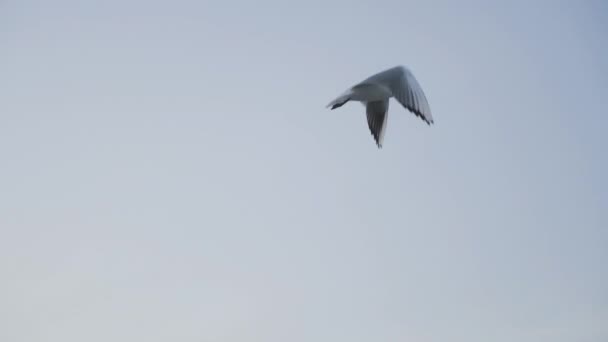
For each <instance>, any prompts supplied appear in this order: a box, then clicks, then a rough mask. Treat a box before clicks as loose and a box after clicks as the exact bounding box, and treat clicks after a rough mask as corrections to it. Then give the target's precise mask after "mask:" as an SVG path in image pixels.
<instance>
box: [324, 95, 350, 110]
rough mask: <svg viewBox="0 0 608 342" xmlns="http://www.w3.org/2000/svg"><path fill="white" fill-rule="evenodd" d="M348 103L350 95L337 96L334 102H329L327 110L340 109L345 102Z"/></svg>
mask: <svg viewBox="0 0 608 342" xmlns="http://www.w3.org/2000/svg"><path fill="white" fill-rule="evenodd" d="M348 101H350V94H343V95H340V96H338V97H337V98H336V99H335V100H333V101H331V102H330V103H329V104H328V105H327V108H331V109H332V110H333V109H336V108H338V107H342V106H343V105H344V104H345V103H346V102H348Z"/></svg>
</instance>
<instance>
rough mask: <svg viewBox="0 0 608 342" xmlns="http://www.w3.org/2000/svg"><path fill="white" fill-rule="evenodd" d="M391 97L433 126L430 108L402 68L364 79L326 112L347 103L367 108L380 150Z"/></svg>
mask: <svg viewBox="0 0 608 342" xmlns="http://www.w3.org/2000/svg"><path fill="white" fill-rule="evenodd" d="M391 97H394V98H395V99H396V100H397V102H399V103H400V104H401V105H402V106H403V107H405V108H406V109H408V110H409V111H410V112H412V113H414V114H415V115H416V116H417V117H419V118H421V119H422V120H423V121H424V122H426V123H427V124H428V125H429V126H430V125H431V124H432V123H433V117H432V115H431V108H430V107H429V104H428V102H427V100H426V96H425V95H424V92H423V91H422V88H421V87H420V84H418V81H417V80H416V78H415V77H414V75H413V74H412V72H411V71H410V70H409V69H407V68H406V67H404V66H396V67H392V68H390V69H387V70H384V71H381V72H379V73H377V74H375V75H372V76H370V77H368V78H366V79H365V80H363V81H361V82H360V83H358V84H356V85H354V86H352V87H351V88H349V89H348V90H347V91H345V92H344V93H343V94H342V95H340V96H338V97H337V98H336V99H335V100H333V101H331V102H330V103H329V104H328V105H327V108H331V110H334V109H336V108H338V107H341V106H343V105H344V104H345V103H346V102H348V101H358V102H361V103H362V104H363V105H364V106H365V108H366V114H367V125H368V126H369V130H370V132H371V134H372V136H373V137H374V140H375V141H376V145H377V146H378V148H379V149H380V148H382V141H383V140H384V131H385V130H386V121H387V114H388V103H389V100H390V99H391Z"/></svg>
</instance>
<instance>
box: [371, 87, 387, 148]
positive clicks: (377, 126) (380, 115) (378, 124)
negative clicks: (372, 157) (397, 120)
mask: <svg viewBox="0 0 608 342" xmlns="http://www.w3.org/2000/svg"><path fill="white" fill-rule="evenodd" d="M387 113H388V99H386V100H382V101H372V102H368V103H367V105H366V114H367V125H368V126H369V130H370V132H371V133H372V136H373V137H374V140H375V141H376V145H377V146H378V148H382V141H383V140H384V131H385V129H386V121H387V120H386V117H387Z"/></svg>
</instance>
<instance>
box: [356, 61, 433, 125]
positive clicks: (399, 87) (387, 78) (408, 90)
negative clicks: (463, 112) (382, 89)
mask: <svg viewBox="0 0 608 342" xmlns="http://www.w3.org/2000/svg"><path fill="white" fill-rule="evenodd" d="M362 83H377V84H382V85H384V86H386V87H388V88H389V89H390V91H391V92H392V93H393V97H395V99H396V100H397V101H398V102H399V103H400V104H401V105H402V106H403V107H405V108H407V109H408V110H409V111H410V112H412V113H414V114H415V115H416V116H417V117H419V118H421V119H422V120H424V122H426V123H427V124H428V125H430V124H432V123H433V116H432V115H431V108H430V107H429V103H428V101H427V99H426V96H425V95H424V92H423V91H422V88H421V87H420V84H419V83H418V81H417V80H416V78H415V77H414V75H413V74H412V73H411V72H410V71H409V70H408V69H407V68H405V67H403V66H397V67H393V68H390V69H388V70H385V71H382V72H380V73H377V74H375V75H373V76H371V77H369V78H367V79H366V80H365V81H363V82H362Z"/></svg>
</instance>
